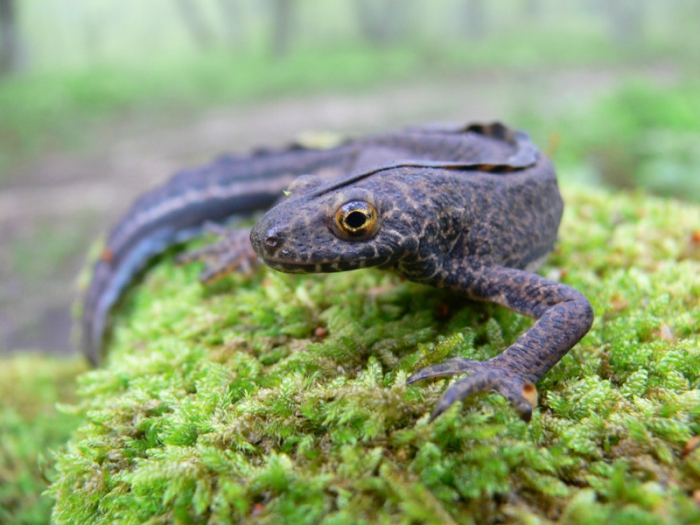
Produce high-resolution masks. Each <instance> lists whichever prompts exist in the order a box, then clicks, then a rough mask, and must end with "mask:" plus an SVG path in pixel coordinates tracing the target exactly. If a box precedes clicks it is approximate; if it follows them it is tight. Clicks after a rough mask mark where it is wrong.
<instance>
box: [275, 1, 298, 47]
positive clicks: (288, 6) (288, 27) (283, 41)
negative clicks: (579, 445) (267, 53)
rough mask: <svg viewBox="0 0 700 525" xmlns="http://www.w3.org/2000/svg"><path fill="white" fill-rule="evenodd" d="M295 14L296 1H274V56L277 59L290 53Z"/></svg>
mask: <svg viewBox="0 0 700 525" xmlns="http://www.w3.org/2000/svg"><path fill="white" fill-rule="evenodd" d="M293 14H294V0H272V55H273V56H274V57H275V58H282V57H284V56H285V55H287V54H288V53H289V48H290V44H291V36H292V22H293V20H292V16H293Z"/></svg>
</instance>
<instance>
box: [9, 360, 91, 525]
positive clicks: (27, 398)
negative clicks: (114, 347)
mask: <svg viewBox="0 0 700 525" xmlns="http://www.w3.org/2000/svg"><path fill="white" fill-rule="evenodd" d="M85 368H86V367H85V365H84V363H83V361H82V359H71V360H59V359H55V358H49V357H42V356H37V355H29V356H26V355H25V356H15V357H4V358H2V359H0V523H12V524H13V525H24V524H27V525H28V524H37V525H38V524H42V523H47V522H48V521H49V515H50V513H51V505H52V501H51V499H50V498H48V497H46V496H42V492H43V491H44V490H45V489H46V488H47V486H48V483H47V479H46V478H47V476H48V477H51V475H52V468H51V464H52V462H53V458H52V455H51V452H50V451H51V449H54V450H55V449H57V448H59V447H60V446H62V445H63V444H64V443H65V442H66V441H67V440H68V438H69V437H70V435H71V433H72V432H74V431H75V429H76V428H77V426H78V424H79V422H80V421H81V418H80V417H78V416H77V415H74V414H71V413H70V412H61V411H57V410H56V403H57V402H59V403H75V402H76V401H77V398H76V396H75V378H76V376H77V375H78V374H79V373H81V372H83V371H84V370H85Z"/></svg>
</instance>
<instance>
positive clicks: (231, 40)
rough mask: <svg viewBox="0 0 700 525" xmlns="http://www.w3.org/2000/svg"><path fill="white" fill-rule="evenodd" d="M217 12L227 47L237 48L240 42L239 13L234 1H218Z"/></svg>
mask: <svg viewBox="0 0 700 525" xmlns="http://www.w3.org/2000/svg"><path fill="white" fill-rule="evenodd" d="M219 12H220V13H221V20H222V22H223V25H224V34H225V35H226V41H227V42H228V45H229V46H231V47H238V46H239V44H240V41H241V23H240V18H241V13H240V9H239V6H237V5H236V0H219Z"/></svg>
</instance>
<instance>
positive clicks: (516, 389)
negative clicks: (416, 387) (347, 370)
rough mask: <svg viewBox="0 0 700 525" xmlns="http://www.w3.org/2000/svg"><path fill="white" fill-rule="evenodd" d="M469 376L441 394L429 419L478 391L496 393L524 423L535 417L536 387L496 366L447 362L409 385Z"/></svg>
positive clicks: (467, 361) (455, 360) (415, 377)
mask: <svg viewBox="0 0 700 525" xmlns="http://www.w3.org/2000/svg"><path fill="white" fill-rule="evenodd" d="M463 373H469V374H470V375H469V377H467V378H465V379H462V380H461V381H458V382H457V383H455V384H454V385H452V386H451V387H450V388H448V389H447V391H446V392H445V393H444V394H443V395H442V398H440V401H438V404H437V406H436V407H435V410H434V411H433V414H432V415H431V416H430V420H431V421H432V420H434V419H435V418H436V417H438V416H439V415H440V414H442V413H443V412H444V411H445V410H447V409H448V408H450V406H452V404H453V403H456V402H457V401H461V400H463V399H464V398H466V397H467V396H470V395H472V394H476V393H478V392H487V391H489V390H494V391H496V392H498V393H499V394H501V395H502V396H503V397H505V398H506V399H507V400H508V401H510V403H511V404H512V405H513V407H515V410H516V411H517V412H518V415H519V416H520V418H521V419H523V420H524V421H530V419H531V418H532V409H533V407H535V406H537V388H536V387H535V385H534V384H532V382H531V381H529V380H527V379H525V378H523V377H522V376H520V375H519V374H517V373H515V372H512V371H510V370H508V369H507V368H503V367H502V366H498V365H495V364H493V363H492V362H490V361H486V362H481V361H474V360H472V359H466V358H464V357H455V358H452V359H448V360H447V361H445V362H444V363H440V364H437V365H433V366H427V367H425V368H421V369H420V370H418V371H417V372H416V373H414V374H412V375H411V376H410V377H409V378H408V380H407V381H406V382H407V383H408V384H409V385H410V384H413V383H416V382H418V381H420V380H422V379H428V378H431V377H444V376H451V375H456V374H463Z"/></svg>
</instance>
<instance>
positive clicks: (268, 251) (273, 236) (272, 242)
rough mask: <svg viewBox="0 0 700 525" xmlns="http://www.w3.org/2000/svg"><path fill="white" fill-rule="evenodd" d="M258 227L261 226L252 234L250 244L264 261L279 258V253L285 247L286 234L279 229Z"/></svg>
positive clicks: (252, 231) (255, 228) (254, 229)
mask: <svg viewBox="0 0 700 525" xmlns="http://www.w3.org/2000/svg"><path fill="white" fill-rule="evenodd" d="M258 226H260V225H259V224H258V225H256V226H255V227H254V228H253V229H252V230H251V232H250V243H251V244H252V245H253V249H254V250H255V253H257V254H258V257H261V258H263V259H270V258H277V257H278V252H279V251H280V249H281V248H282V246H284V238H285V235H284V233H282V231H281V228H278V227H274V226H272V227H270V228H260V227H258ZM281 251H284V250H281Z"/></svg>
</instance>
